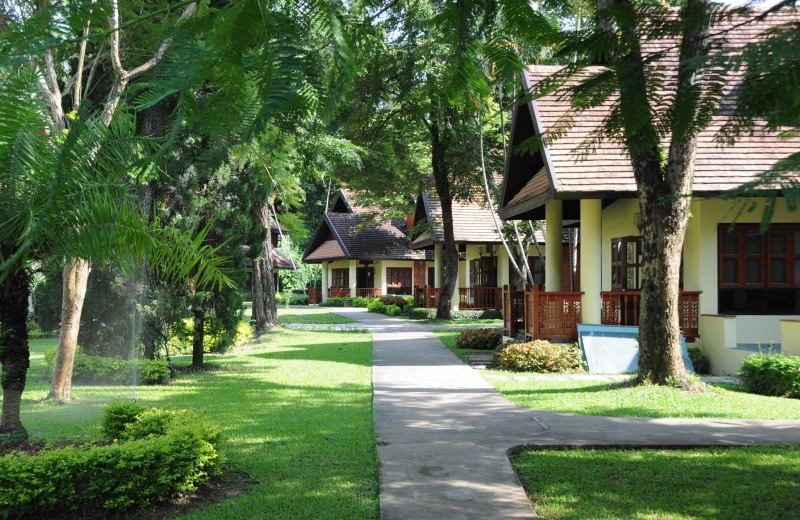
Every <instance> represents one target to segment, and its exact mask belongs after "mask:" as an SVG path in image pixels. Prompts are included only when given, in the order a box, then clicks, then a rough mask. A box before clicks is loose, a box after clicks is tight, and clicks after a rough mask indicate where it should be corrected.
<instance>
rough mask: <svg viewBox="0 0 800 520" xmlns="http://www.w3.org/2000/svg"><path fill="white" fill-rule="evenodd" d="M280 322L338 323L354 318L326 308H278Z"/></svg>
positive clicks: (347, 321)
mask: <svg viewBox="0 0 800 520" xmlns="http://www.w3.org/2000/svg"><path fill="white" fill-rule="evenodd" d="M278 317H279V318H280V320H281V323H314V324H322V323H326V324H340V323H355V320H351V319H350V318H346V317H344V316H340V315H338V314H334V313H333V312H331V311H330V310H328V309H319V308H316V307H309V308H308V309H298V308H296V307H295V308H289V309H286V308H278Z"/></svg>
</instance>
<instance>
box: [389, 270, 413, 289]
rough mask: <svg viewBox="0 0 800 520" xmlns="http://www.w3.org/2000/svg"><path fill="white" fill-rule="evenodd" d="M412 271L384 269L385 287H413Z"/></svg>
mask: <svg viewBox="0 0 800 520" xmlns="http://www.w3.org/2000/svg"><path fill="white" fill-rule="evenodd" d="M413 277H414V270H413V269H412V268H411V267H387V268H386V287H387V289H388V288H389V287H407V288H411V287H412V286H413V282H412V281H413Z"/></svg>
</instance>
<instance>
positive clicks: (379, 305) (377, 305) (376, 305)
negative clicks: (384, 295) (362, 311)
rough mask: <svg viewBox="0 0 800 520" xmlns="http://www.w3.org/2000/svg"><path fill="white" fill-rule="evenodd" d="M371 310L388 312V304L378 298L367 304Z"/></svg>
mask: <svg viewBox="0 0 800 520" xmlns="http://www.w3.org/2000/svg"><path fill="white" fill-rule="evenodd" d="M367 310H368V311H369V312H377V313H378V314H386V304H385V303H383V302H382V301H380V300H378V301H375V302H372V303H370V304H369V305H368V306H367Z"/></svg>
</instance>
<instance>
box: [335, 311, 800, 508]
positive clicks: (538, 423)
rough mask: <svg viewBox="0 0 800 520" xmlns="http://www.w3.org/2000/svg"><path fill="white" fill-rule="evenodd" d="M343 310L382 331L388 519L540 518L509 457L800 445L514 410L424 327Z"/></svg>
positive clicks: (715, 422) (761, 431) (784, 436)
mask: <svg viewBox="0 0 800 520" xmlns="http://www.w3.org/2000/svg"><path fill="white" fill-rule="evenodd" d="M335 312H337V313H341V314H342V315H345V316H348V317H350V318H353V319H356V320H358V321H360V322H361V323H364V324H365V325H366V326H367V328H369V329H370V330H372V331H373V333H374V343H373V351H374V356H375V361H374V370H373V383H374V392H375V397H374V414H375V432H376V435H377V437H378V458H379V464H380V502H381V519H382V520H397V519H409V520H412V519H413V520H425V519H437V520H438V519H446V520H459V519H481V520H483V519H500V518H536V515H535V513H534V512H533V509H532V508H531V506H530V505H529V503H528V500H527V497H526V495H525V492H524V491H523V489H522V487H521V486H520V484H519V481H518V480H517V477H516V474H515V473H514V472H513V470H512V469H511V465H510V463H509V461H508V457H507V454H506V451H507V450H508V449H509V448H511V447H514V446H517V445H520V444H525V443H530V444H537V445H543V446H563V445H575V446H592V445H598V446H599V445H647V446H689V445H702V446H710V445H736V444H766V443H793V444H794V443H800V420H798V421H785V420H782V421H759V420H723V419H709V420H703V419H650V418H627V417H594V416H583V415H571V414H559V413H552V412H543V411H539V410H530V409H527V408H522V407H519V406H516V405H514V404H512V403H511V402H510V401H508V400H507V399H505V398H504V397H503V396H502V395H501V394H500V393H499V392H497V391H496V390H495V389H494V388H493V387H492V385H491V384H490V383H489V382H487V381H486V380H485V379H484V378H483V377H482V376H481V375H480V374H479V373H478V372H477V371H475V370H472V369H471V368H469V367H468V366H467V365H465V364H463V363H462V362H461V361H460V360H459V359H458V358H457V357H456V356H455V355H453V354H452V353H451V352H450V351H449V350H448V349H447V348H446V347H445V346H444V345H443V344H442V343H441V342H440V341H439V340H438V339H437V338H436V337H435V336H434V335H433V334H431V333H430V332H428V331H427V330H426V327H425V326H424V325H416V324H413V323H408V322H403V321H401V320H396V319H392V318H387V317H385V316H382V315H377V314H370V313H367V312H364V311H363V310H359V309H346V310H339V309H337V310H336V311H335Z"/></svg>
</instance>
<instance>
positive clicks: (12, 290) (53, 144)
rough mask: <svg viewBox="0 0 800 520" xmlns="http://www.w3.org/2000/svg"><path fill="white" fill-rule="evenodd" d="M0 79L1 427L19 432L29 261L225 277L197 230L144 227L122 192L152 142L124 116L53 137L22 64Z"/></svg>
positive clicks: (77, 125)
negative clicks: (64, 260) (68, 259)
mask: <svg viewBox="0 0 800 520" xmlns="http://www.w3.org/2000/svg"><path fill="white" fill-rule="evenodd" d="M3 73H4V74H3V75H2V76H0V82H1V84H2V87H0V297H2V298H1V299H2V303H0V363H2V388H3V394H4V395H3V409H2V419H0V434H14V435H20V436H23V437H24V436H26V435H27V434H26V431H25V428H24V427H23V425H22V423H21V421H20V414H19V412H20V402H21V396H22V392H23V391H24V389H25V379H26V375H27V369H28V365H29V350H28V331H27V309H28V297H29V295H30V282H31V278H30V272H29V269H28V265H29V263H30V261H32V260H34V259H36V260H42V261H48V260H49V259H61V258H64V257H65V256H67V257H75V258H82V259H86V260H87V261H89V262H93V263H95V264H99V265H104V264H106V263H109V262H114V263H115V264H116V265H118V266H119V267H120V268H122V269H123V271H127V272H128V273H132V272H134V271H135V270H137V268H138V267H139V266H141V265H142V264H143V263H146V264H147V266H148V267H149V268H150V269H152V270H154V271H157V272H159V273H161V274H162V275H164V276H166V277H170V278H172V279H188V277H189V276H192V277H193V278H194V282H195V284H199V285H207V284H225V283H228V284H229V283H230V282H229V280H228V279H227V277H226V276H225V274H224V273H223V271H222V269H221V266H222V264H223V263H224V262H225V260H226V259H224V258H221V257H218V256H216V255H215V253H216V249H215V248H211V247H209V246H207V245H203V240H204V238H205V235H206V232H207V228H206V229H203V230H199V231H198V232H196V233H182V232H180V231H178V230H175V229H169V228H160V227H158V225H157V224H156V225H149V224H148V222H147V219H146V218H145V216H144V215H143V214H142V212H141V211H139V210H138V209H137V205H136V203H135V199H134V198H133V196H132V195H131V193H132V190H131V189H130V187H131V179H133V178H135V176H136V175H137V174H138V173H140V172H141V171H143V169H145V168H147V166H148V164H147V162H146V161H145V160H143V159H142V158H144V157H147V156H148V155H149V154H147V152H148V149H149V148H150V147H151V145H152V143H150V142H149V141H148V140H147V139H143V138H136V137H132V135H133V133H134V124H133V121H132V119H129V118H125V117H122V116H120V117H118V118H116V119H114V120H112V121H111V122H110V123H111V124H110V125H109V126H106V125H105V124H104V122H103V121H101V120H100V119H98V118H95V119H89V120H87V121H81V120H80V117H79V116H76V117H74V118H71V119H70V120H68V122H67V128H66V130H65V131H63V132H61V133H60V134H58V135H52V134H51V133H49V131H48V130H47V129H46V128H45V124H44V121H45V119H44V114H45V113H46V107H45V106H44V103H43V101H42V100H41V98H39V97H38V96H35V95H33V94H34V92H35V90H34V89H35V85H36V83H35V82H36V76H35V75H34V74H32V73H31V72H30V71H29V70H28V69H27V68H25V67H17V68H14V69H10V70H9V69H6V70H5V71H3Z"/></svg>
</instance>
